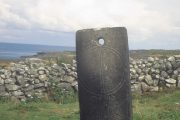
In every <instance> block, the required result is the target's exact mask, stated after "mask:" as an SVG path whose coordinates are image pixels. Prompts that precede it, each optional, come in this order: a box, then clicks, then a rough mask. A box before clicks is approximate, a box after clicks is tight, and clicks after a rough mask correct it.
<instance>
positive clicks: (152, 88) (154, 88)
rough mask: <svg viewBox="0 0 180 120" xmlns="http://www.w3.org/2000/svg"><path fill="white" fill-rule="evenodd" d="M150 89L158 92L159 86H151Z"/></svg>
mask: <svg viewBox="0 0 180 120" xmlns="http://www.w3.org/2000/svg"><path fill="white" fill-rule="evenodd" d="M150 91H152V92H158V91H159V87H158V86H156V87H151V89H150Z"/></svg>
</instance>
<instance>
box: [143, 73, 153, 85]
mask: <svg viewBox="0 0 180 120" xmlns="http://www.w3.org/2000/svg"><path fill="white" fill-rule="evenodd" d="M145 81H146V83H147V84H148V85H153V80H152V77H151V75H146V76H145Z"/></svg>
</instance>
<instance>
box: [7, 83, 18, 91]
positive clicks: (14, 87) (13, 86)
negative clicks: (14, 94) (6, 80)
mask: <svg viewBox="0 0 180 120" xmlns="http://www.w3.org/2000/svg"><path fill="white" fill-rule="evenodd" d="M6 88H7V90H8V91H16V90H18V89H19V88H20V86H17V85H11V84H6Z"/></svg>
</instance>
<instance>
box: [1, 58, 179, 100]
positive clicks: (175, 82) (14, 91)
mask: <svg viewBox="0 0 180 120" xmlns="http://www.w3.org/2000/svg"><path fill="white" fill-rule="evenodd" d="M130 79H131V90H132V91H133V92H137V93H140V94H142V93H144V92H154V91H160V90H164V89H168V88H176V87H180V56H171V57H167V58H163V59H162V58H157V57H148V58H145V59H132V58H130ZM53 86H58V87H59V88H62V90H64V91H67V92H68V91H78V83H77V72H76V61H75V60H73V61H72V64H65V63H62V62H61V63H58V64H57V63H53V62H52V63H50V62H48V61H47V60H43V59H39V58H26V59H25V60H22V61H19V62H15V63H11V64H10V65H9V66H8V67H5V68H4V67H1V68H0V96H10V97H15V98H18V99H19V100H26V99H27V98H31V97H33V95H36V96H38V97H42V96H44V95H45V94H48V92H49V89H50V88H51V87H53Z"/></svg>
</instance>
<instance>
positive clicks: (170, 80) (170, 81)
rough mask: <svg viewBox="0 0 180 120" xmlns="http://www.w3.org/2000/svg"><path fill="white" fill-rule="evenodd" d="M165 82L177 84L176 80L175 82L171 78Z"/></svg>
mask: <svg viewBox="0 0 180 120" xmlns="http://www.w3.org/2000/svg"><path fill="white" fill-rule="evenodd" d="M165 81H166V82H167V83H170V84H176V80H174V79H172V78H170V79H165Z"/></svg>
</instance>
